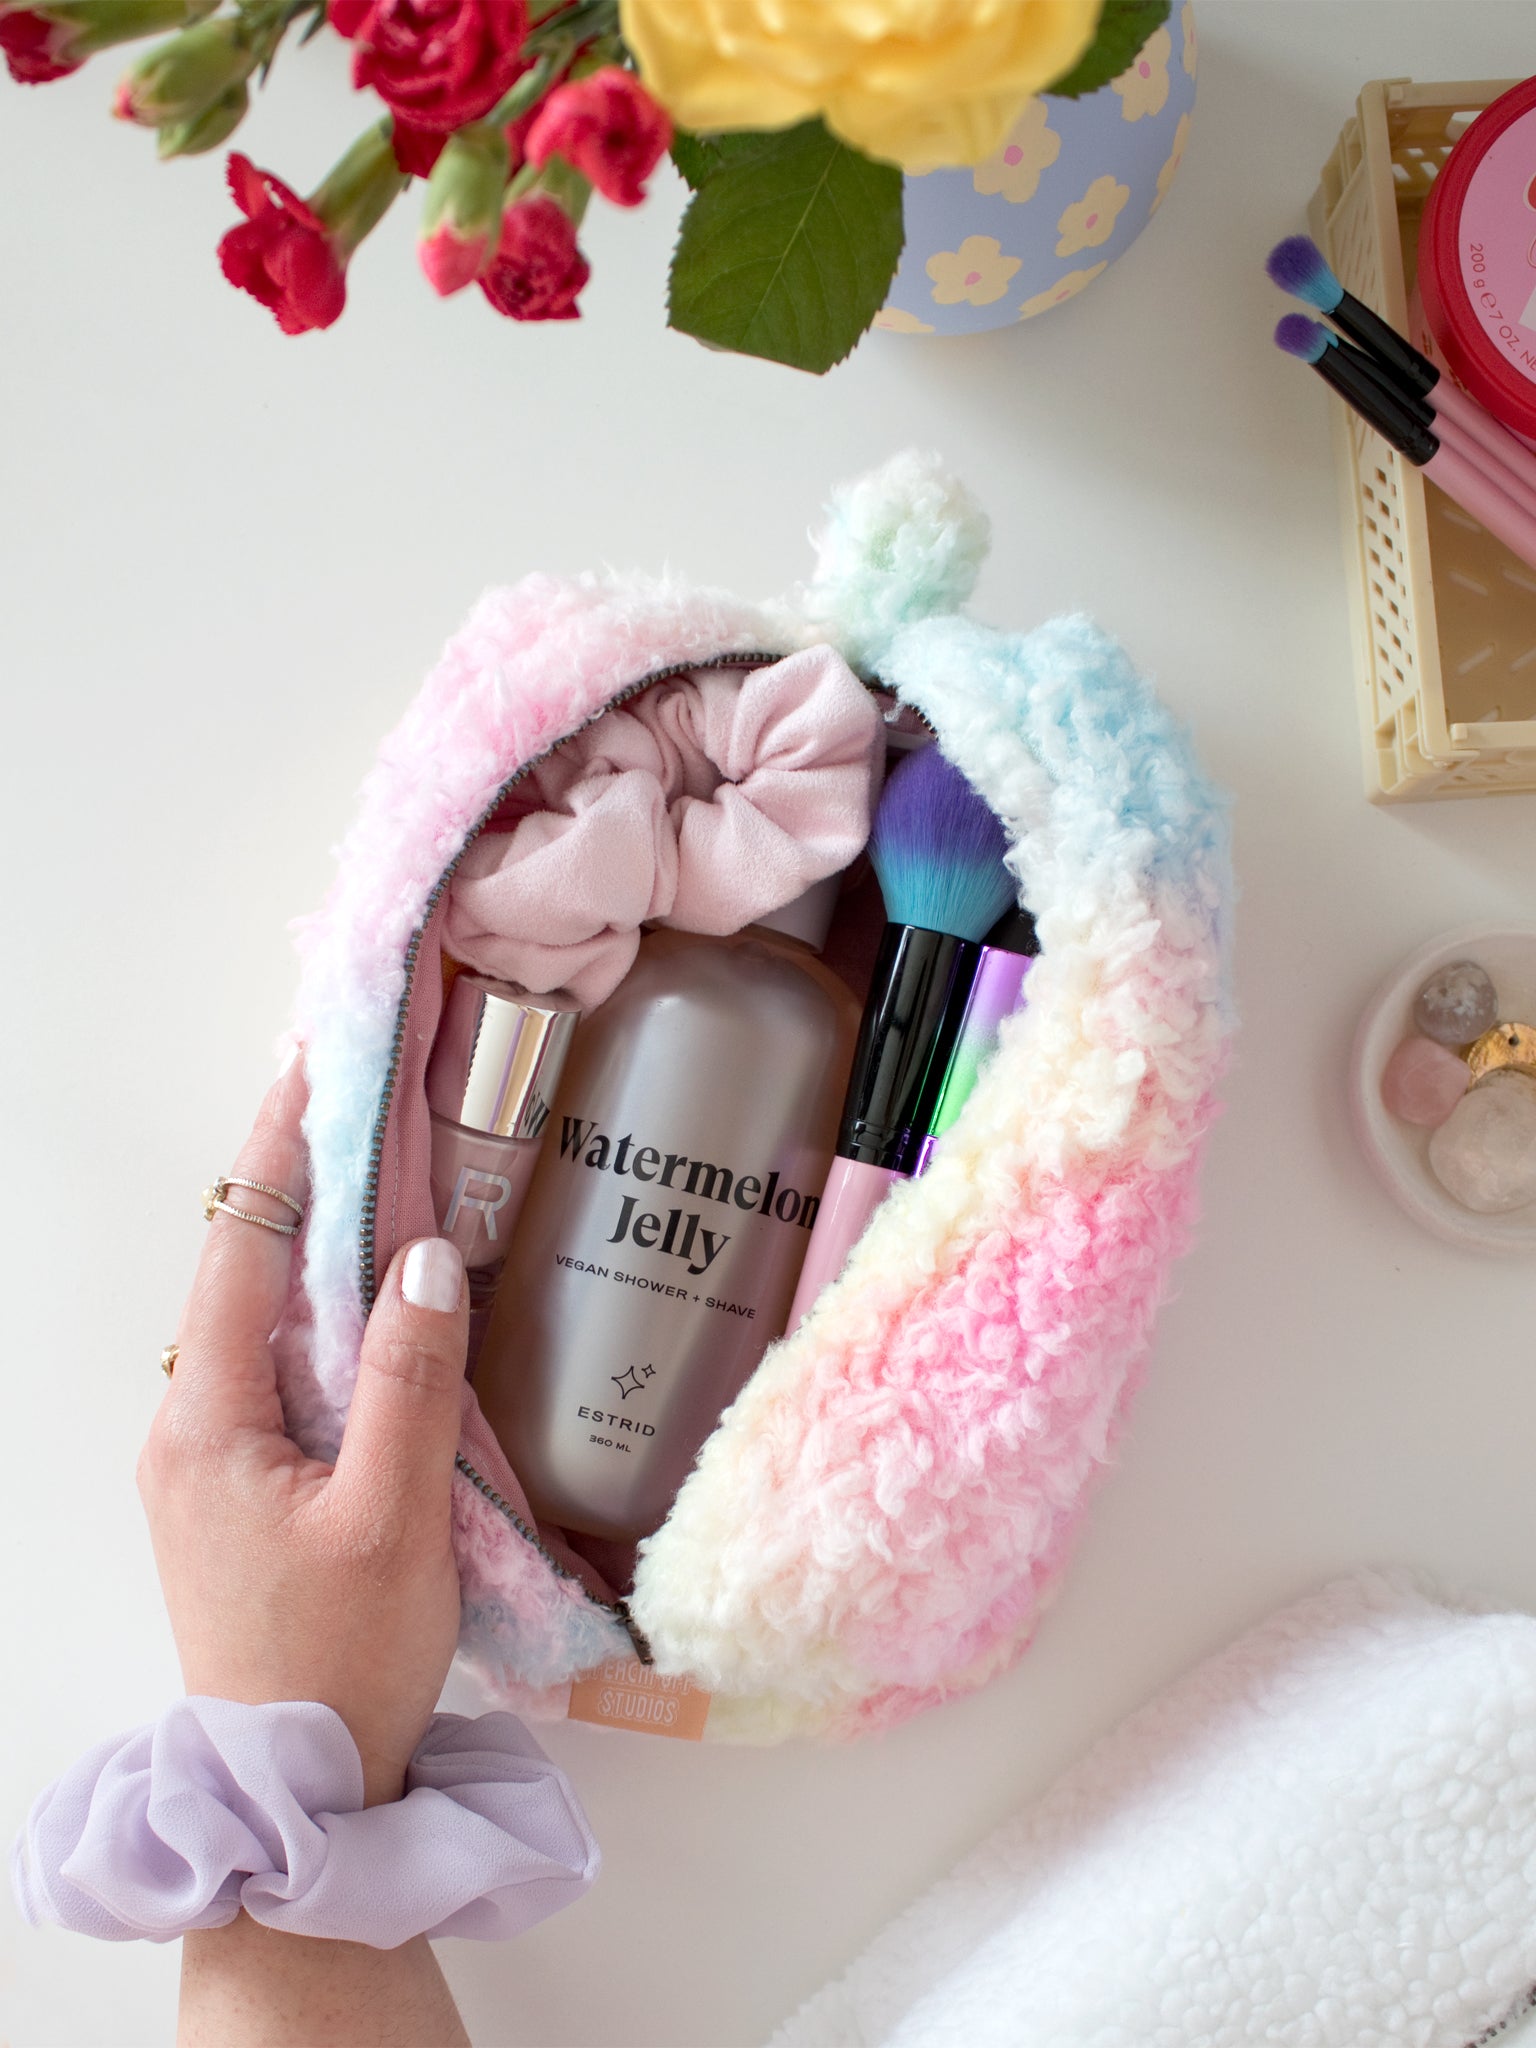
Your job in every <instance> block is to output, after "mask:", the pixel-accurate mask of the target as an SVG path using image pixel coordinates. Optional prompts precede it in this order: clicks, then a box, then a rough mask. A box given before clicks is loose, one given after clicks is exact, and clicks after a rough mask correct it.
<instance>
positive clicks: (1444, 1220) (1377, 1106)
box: [1349, 924, 1536, 1253]
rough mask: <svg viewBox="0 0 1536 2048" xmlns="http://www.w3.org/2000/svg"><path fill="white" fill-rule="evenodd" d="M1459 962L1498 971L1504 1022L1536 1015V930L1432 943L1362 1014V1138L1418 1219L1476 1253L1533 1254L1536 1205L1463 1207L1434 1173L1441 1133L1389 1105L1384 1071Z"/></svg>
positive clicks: (1355, 1071)
mask: <svg viewBox="0 0 1536 2048" xmlns="http://www.w3.org/2000/svg"><path fill="white" fill-rule="evenodd" d="M1453 960H1475V961H1477V962H1478V964H1479V966H1481V967H1484V968H1486V969H1487V971H1488V973H1489V974H1490V975H1492V977H1493V985H1494V987H1495V988H1496V989H1497V990H1498V994H1499V1016H1500V1018H1501V1019H1503V1020H1515V1021H1520V1022H1525V1023H1530V1022H1532V1021H1536V926H1533V925H1495V924H1479V925H1468V926H1467V927H1466V928H1465V929H1464V930H1461V931H1454V932H1446V933H1445V934H1444V935H1443V936H1442V937H1440V938H1438V939H1431V940H1430V942H1429V944H1428V945H1425V946H1421V947H1420V948H1419V950H1418V951H1417V952H1416V953H1412V954H1410V955H1409V957H1408V958H1407V959H1406V960H1405V961H1404V962H1403V964H1402V966H1401V967H1399V968H1397V969H1396V970H1395V971H1394V972H1393V973H1392V974H1390V975H1389V976H1388V977H1387V979H1386V980H1385V981H1384V982H1383V983H1382V985H1381V987H1380V988H1379V989H1378V990H1377V991H1376V994H1375V995H1374V996H1373V997H1372V998H1371V1001H1370V1002H1369V1004H1368V1005H1367V1006H1366V1011H1365V1015H1364V1016H1363V1017H1362V1018H1361V1019H1360V1028H1359V1030H1358V1031H1357V1032H1356V1033H1355V1048H1354V1052H1353V1054H1352V1056H1351V1059H1350V1070H1349V1102H1350V1113H1351V1116H1352V1118H1353V1121H1354V1126H1355V1135H1356V1136H1357V1137H1358V1138H1359V1140H1360V1145H1361V1149H1362V1150H1363V1151H1364V1153H1365V1156H1366V1158H1367V1159H1368V1160H1369V1162H1370V1164H1371V1167H1372V1170H1373V1171H1374V1172H1375V1174H1376V1177H1377V1179H1378V1180H1379V1181H1380V1182H1381V1184H1382V1186H1383V1187H1384V1188H1385V1189H1386V1190H1387V1192H1388V1193H1389V1194H1390V1195H1391V1196H1392V1198H1393V1200H1394V1201H1395V1202H1397V1204H1398V1205H1399V1207H1400V1208H1403V1209H1405V1210H1406V1211H1407V1212H1408V1214H1409V1215H1410V1216H1411V1217H1412V1218H1413V1220H1414V1222H1415V1223H1419V1224H1422V1225H1423V1227H1424V1228H1425V1229H1426V1230H1432V1231H1433V1232H1434V1234H1435V1235H1436V1237H1443V1238H1446V1239H1448V1240H1449V1241H1450V1242H1451V1243H1452V1244H1459V1245H1466V1246H1468V1247H1469V1248H1471V1249H1473V1250H1476V1251H1485V1252H1506V1253H1519V1252H1526V1253H1530V1252H1533V1251H1536V1202H1527V1203H1526V1204H1525V1206H1524V1207H1523V1208H1520V1209H1506V1210H1505V1211H1504V1213H1503V1214H1502V1215H1500V1216H1480V1215H1478V1214H1477V1213H1476V1212H1475V1211H1474V1210H1471V1209H1464V1208H1462V1206H1461V1204H1460V1203H1459V1202H1455V1201H1453V1200H1452V1199H1451V1197H1450V1196H1449V1195H1448V1194H1447V1193H1446V1191H1445V1189H1444V1188H1443V1187H1441V1185H1440V1183H1439V1181H1438V1180H1436V1178H1435V1176H1434V1174H1433V1173H1432V1172H1431V1171H1430V1165H1429V1140H1430V1137H1431V1135H1432V1134H1431V1133H1430V1132H1429V1131H1426V1130H1423V1129H1420V1128H1419V1127H1418V1126H1417V1125H1414V1124H1405V1123H1402V1122H1400V1121H1399V1119H1398V1118H1397V1117H1395V1116H1392V1115H1390V1114H1389V1112H1388V1111H1387V1109H1386V1108H1385V1106H1384V1105H1383V1103H1382V1099H1381V1074H1382V1069H1383V1068H1384V1067H1385V1066H1386V1064H1387V1061H1388V1059H1389V1058H1390V1057H1391V1055H1392V1052H1393V1050H1394V1049H1395V1047H1396V1046H1397V1045H1398V1044H1399V1043H1400V1042H1401V1041H1402V1040H1403V1039H1405V1038H1406V1037H1407V1036H1408V1035H1409V1033H1410V1032H1411V1031H1412V1029H1413V999H1414V997H1415V996H1416V995H1417V994H1418V992H1419V990H1420V988H1422V986H1423V985H1424V983H1425V981H1426V980H1427V979H1428V978H1429V976H1430V975H1431V974H1433V973H1434V971H1435V969H1436V968H1437V967H1448V966H1449V965H1450V964H1451V962H1452V961H1453Z"/></svg>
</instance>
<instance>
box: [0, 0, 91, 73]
mask: <svg viewBox="0 0 1536 2048" xmlns="http://www.w3.org/2000/svg"><path fill="white" fill-rule="evenodd" d="M72 41H73V36H72V34H71V31H70V29H69V28H68V26H67V25H66V24H64V23H61V22H57V21H48V20H46V19H45V18H44V16H42V15H41V14H33V13H32V12H31V11H30V9H28V8H25V7H21V8H17V9H16V10H15V11H14V12H9V13H8V12H4V11H0V50H3V51H4V52H5V62H6V67H7V69H8V70H9V72H10V74H11V76H12V78H14V79H15V81H16V83H17V84H18V85H48V84H51V82H52V81H53V80H54V79H55V78H67V77H68V76H69V74H70V72H71V71H78V70H79V69H80V66H81V65H82V64H83V63H84V62H85V59H84V58H83V57H71V56H70V55H69V54H68V51H69V46H70V44H71V42H72Z"/></svg>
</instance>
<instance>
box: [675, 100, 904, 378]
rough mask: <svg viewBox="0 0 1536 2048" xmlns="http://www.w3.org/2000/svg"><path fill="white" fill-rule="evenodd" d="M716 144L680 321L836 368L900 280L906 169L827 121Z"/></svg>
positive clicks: (680, 255)
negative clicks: (867, 150) (865, 149)
mask: <svg viewBox="0 0 1536 2048" xmlns="http://www.w3.org/2000/svg"><path fill="white" fill-rule="evenodd" d="M711 141H712V144H717V145H719V146H721V148H722V155H721V157H720V159H719V160H718V161H717V162H716V163H715V164H714V165H713V167H712V168H711V169H710V170H709V172H708V175H707V176H705V178H704V181H703V183H702V184H701V185H700V187H699V189H698V191H697V193H696V195H695V197H694V199H693V201H692V203H691V204H690V205H689V208H688V211H687V213H686V214H685V215H684V216H683V226H682V232H681V234H680V235H679V236H678V240H677V248H676V250H675V252H674V254H673V257H672V276H671V284H670V291H669V296H668V309H667V310H668V319H669V322H670V324H671V325H672V326H673V327H675V328H677V329H678V330H679V331H680V332H681V333H683V334H691V335H693V336H695V338H696V339H697V340H699V341H706V342H710V343H712V344H713V345H714V346H715V347H717V348H726V349H734V350H736V351H737V352H738V353H739V354H741V355H749V356H766V357H767V358H768V359H769V360H770V361H771V362H776V363H788V364H789V365H790V366H791V367H792V368H794V369H797V370H814V371H817V372H820V371H823V370H830V369H831V367H832V365H833V364H834V363H840V362H841V361H842V359H843V357H844V356H846V355H847V354H848V352H849V350H850V349H851V348H852V347H853V346H854V344H855V343H856V342H857V341H858V339H859V337H860V335H861V334H863V332H864V331H865V329H866V328H867V327H868V326H869V323H870V322H871V320H873V319H874V317H875V315H876V313H878V312H879V310H880V308H881V306H883V305H884V303H885V297H886V293H887V291H888V290H889V289H890V283H891V279H892V278H893V277H894V276H895V274H896V265H897V263H898V261H899V260H900V257H901V244H902V222H901V192H902V177H901V172H900V171H899V170H898V169H897V168H896V166H895V165H894V164H882V163H874V162H872V161H871V160H870V159H869V158H868V157H866V156H862V155H860V153H859V152H858V151H857V150H854V149H849V148H847V147H846V145H845V144H843V143H841V142H838V141H837V140H836V139H835V138H834V137H833V136H831V135H829V134H828V133H827V131H826V129H825V128H824V127H823V126H822V124H821V122H820V121H805V122H802V123H801V125H800V126H799V127H798V128H787V129H783V130H781V131H778V132H776V133H771V134H755V135H743V136H730V137H718V138H711ZM685 154H686V152H685ZM694 168H698V166H697V164H696V163H695V164H694ZM684 175H685V176H686V175H687V172H686V171H685V172H684Z"/></svg>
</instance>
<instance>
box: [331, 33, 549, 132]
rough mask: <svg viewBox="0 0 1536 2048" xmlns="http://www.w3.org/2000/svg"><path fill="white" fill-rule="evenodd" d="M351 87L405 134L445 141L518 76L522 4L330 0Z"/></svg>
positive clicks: (485, 110)
mask: <svg viewBox="0 0 1536 2048" xmlns="http://www.w3.org/2000/svg"><path fill="white" fill-rule="evenodd" d="M328 18H329V20H330V24H331V26H332V28H334V29H335V30H336V31H337V32H338V34H340V35H344V36H348V37H350V38H351V41H352V44H353V49H354V55H353V58H352V83H353V84H354V85H355V86H357V87H358V88H359V90H361V89H362V88H363V87H365V86H372V88H373V90H374V91H375V92H376V93H377V94H378V96H379V98H380V99H381V100H383V101H384V103H385V105H386V106H387V107H389V108H390V110H391V111H392V112H393V113H395V114H396V115H398V116H399V117H400V119H401V120H402V121H403V122H404V123H405V124H406V125H407V126H408V127H410V128H413V129H415V128H429V129H432V130H434V131H435V132H437V133H439V134H447V133H449V132H451V131H452V130H453V129H455V128H462V127H463V126H464V124H465V122H467V121H478V120H479V119H480V116H481V115H482V114H488V113H489V112H490V110H491V108H492V107H494V106H495V104H496V102H497V101H498V100H499V99H500V98H501V96H502V95H503V93H505V92H506V90H507V89H508V87H509V86H510V85H511V84H512V82H513V80H514V79H515V78H516V77H517V76H518V74H519V72H520V71H522V69H523V57H522V48H523V38H524V37H525V36H526V35H527V33H528V15H527V9H526V7H525V4H524V0H330V5H329V12H328Z"/></svg>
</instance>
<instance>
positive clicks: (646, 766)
mask: <svg viewBox="0 0 1536 2048" xmlns="http://www.w3.org/2000/svg"><path fill="white" fill-rule="evenodd" d="M880 734H881V720H880V712H879V708H878V706H877V705H876V703H875V700H874V698H873V696H872V695H871V693H870V692H869V690H867V689H866V688H865V686H864V685H863V684H862V683H861V682H860V681H859V679H858V677H857V676H855V675H854V673H853V671H852V669H850V668H849V666H848V664H847V663H846V662H845V661H844V660H843V658H842V656H841V655H840V654H837V653H836V652H834V650H833V649H831V648H830V647H811V648H806V649H805V650H804V651H803V652H802V653H799V654H792V655H790V656H788V657H787V659H785V660H783V661H776V662H773V663H772V664H771V665H769V666H767V667H764V668H760V669H755V670H752V671H750V672H748V673H747V674H746V675H744V676H743V675H742V674H741V673H740V672H739V671H737V672H734V673H733V672H731V671H714V670H699V671H696V672H695V673H694V674H692V675H690V676H685V677H680V678H679V679H678V680H677V681H676V682H671V683H659V684H657V685H656V687H655V688H654V689H650V690H647V691H645V692H644V693H643V694H642V695H641V696H639V697H637V698H636V700H635V702H634V703H633V704H632V705H627V706H623V707H621V708H619V709H616V710H613V711H609V712H608V713H606V714H605V715H604V716H603V717H602V718H600V719H598V720H597V721H596V722H595V723H594V724H593V725H592V726H590V727H589V728H588V729H587V730H586V731H585V732H579V733H577V734H575V735H574V736H573V737H572V738H571V739H569V740H567V741H566V742H565V744H564V745H563V746H561V747H560V748H559V749H558V750H557V751H556V752H555V753H554V754H552V755H551V756H550V758H549V759H548V760H547V761H545V762H543V763H542V764H541V765H540V766H539V767H537V768H535V769H534V770H533V771H532V773H531V774H530V775H529V776H528V777H527V779H526V782H525V783H524V785H523V786H522V791H521V792H520V794H521V795H522V796H523V798H524V801H526V802H527V803H528V804H529V805H530V806H532V805H539V806H542V808H538V809H530V812H529V814H528V815H526V816H524V817H522V818H520V819H519V820H518V822H517V823H516V825H515V826H514V827H513V829H512V830H511V831H510V832H503V831H488V832H485V833H482V835H481V836H480V838H479V839H478V840H476V842H475V843H474V845H473V846H471V847H470V849H469V851H468V853H467V854H466V855H465V857H464V860H463V862H462V864H461V865H460V867H459V870H458V873H457V874H456V875H455V876H454V879H453V883H452V886H451V889H450V892H449V902H448V912H447V921H446V924H445V926H444V932H443V938H444V944H445V945H446V946H447V949H448V951H449V952H450V953H451V954H453V956H454V957H455V959H458V960H461V961H463V962H464V963H465V965H466V966H469V967H473V968H476V969H477V970H478V971H479V972H480V973H482V974H493V975H496V976H497V977H498V978H499V979H501V980H503V981H512V982H517V983H518V984H519V985H520V986H522V987H523V988H527V989H533V990H536V991H540V992H542V991H545V990H548V989H555V988H562V989H569V990H570V992H571V993H572V994H573V995H574V996H575V997H576V999H577V1000H578V1002H580V1003H581V1005H582V1007H583V1008H584V1009H587V1010H590V1009H594V1008H595V1007H596V1006H597V1004H598V1003H600V1002H602V1001H603V999H604V998H605V997H606V996H609V995H611V994H612V993H613V991H614V990H615V989H616V988H617V987H618V985H619V983H620V982H621V981H622V980H623V979H624V976H625V975H626V974H627V973H628V971H629V968H630V966H631V964H632V963H633V961H634V957H635V952H636V949H637V947H638V946H639V943H640V926H641V925H642V924H644V923H647V922H649V921H650V920H652V919H659V920H660V921H661V922H663V923H665V924H670V925H676V926H677V927H679V928H680V929H681V930H683V931H691V932H711V933H726V932H735V931H740V930H741V928H742V927H743V926H744V925H748V924H750V923H751V922H752V921H753V919H754V918H757V917H761V916H763V915H764V914H765V913H766V912H767V911H770V910H777V909H778V908H779V907H780V906H781V905H783V904H785V903H788V902H790V901H792V900H793V898H794V897H796V896H799V895H801V894H802V893H803V892H804V891H805V890H806V889H808V888H809V887H810V886H811V884H812V883H813V882H818V881H820V880H821V879H822V877H823V876H825V875H831V874H836V873H837V871H838V870H839V869H840V868H845V867H846V866H847V865H848V863H849V862H850V861H851V860H853V859H854V858H855V856H856V855H857V854H858V853H859V851H860V850H861V848H862V847H863V845H864V842H865V841H866V839H867V838H868V837H869V821H870V810H871V806H872V804H873V801H874V793H875V784H876V777H877V770H878V763H879V760H880V752H881V750H880Z"/></svg>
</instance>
